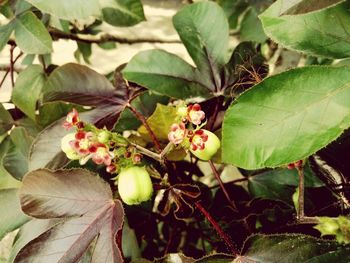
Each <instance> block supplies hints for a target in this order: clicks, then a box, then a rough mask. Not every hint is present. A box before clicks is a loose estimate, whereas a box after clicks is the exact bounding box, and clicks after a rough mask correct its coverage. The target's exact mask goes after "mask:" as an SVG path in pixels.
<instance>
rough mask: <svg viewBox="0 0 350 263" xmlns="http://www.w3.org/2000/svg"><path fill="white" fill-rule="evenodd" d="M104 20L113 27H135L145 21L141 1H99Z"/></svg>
mask: <svg viewBox="0 0 350 263" xmlns="http://www.w3.org/2000/svg"><path fill="white" fill-rule="evenodd" d="M99 1H100V5H101V8H102V17H103V20H104V21H106V22H107V23H108V24H111V25H113V26H133V25H135V24H137V23H139V22H141V21H144V20H145V15H144V13H143V7H142V3H141V1H140V0H99Z"/></svg>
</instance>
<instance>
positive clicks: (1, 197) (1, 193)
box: [0, 189, 29, 240]
mask: <svg viewBox="0 0 350 263" xmlns="http://www.w3.org/2000/svg"><path fill="white" fill-rule="evenodd" d="M17 191H18V189H3V190H0V207H1V210H2V213H1V217H0V240H1V239H2V238H3V237H4V236H5V235H6V234H7V233H9V232H11V231H13V230H15V229H17V228H19V227H20V226H21V225H23V224H24V223H26V222H27V221H28V220H29V217H28V216H26V215H25V214H24V213H23V212H22V210H21V206H20V203H19V198H18V196H17Z"/></svg>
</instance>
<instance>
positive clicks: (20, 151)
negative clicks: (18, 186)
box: [3, 127, 33, 180]
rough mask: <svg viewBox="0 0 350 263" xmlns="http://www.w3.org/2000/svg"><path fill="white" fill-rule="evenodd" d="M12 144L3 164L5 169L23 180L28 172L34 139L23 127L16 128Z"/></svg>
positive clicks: (13, 132)
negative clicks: (29, 156)
mask: <svg viewBox="0 0 350 263" xmlns="http://www.w3.org/2000/svg"><path fill="white" fill-rule="evenodd" d="M10 137H11V142H10V147H9V149H8V151H7V153H6V154H5V156H4V159H3V162H4V167H5V169H6V170H7V171H8V172H9V173H10V174H11V175H12V176H13V177H15V178H16V179H18V180H21V179H22V177H23V176H24V175H25V174H26V173H27V172H28V155H29V149H30V146H31V144H32V141H33V138H32V137H31V136H30V135H29V134H28V133H27V131H26V129H24V128H23V127H16V128H15V129H13V130H12V131H11V134H10Z"/></svg>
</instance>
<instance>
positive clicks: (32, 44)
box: [15, 12, 52, 54]
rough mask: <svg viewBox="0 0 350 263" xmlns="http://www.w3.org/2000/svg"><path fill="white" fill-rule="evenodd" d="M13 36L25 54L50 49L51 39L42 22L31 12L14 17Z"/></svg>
mask: <svg viewBox="0 0 350 263" xmlns="http://www.w3.org/2000/svg"><path fill="white" fill-rule="evenodd" d="M15 21H16V25H15V38H16V43H17V45H18V46H19V48H20V49H21V50H22V51H23V52H25V53H27V54H47V53H50V52H51V51H52V39H51V36H50V34H49V33H48V32H47V30H46V28H45V26H44V25H43V23H42V22H41V21H40V20H39V19H38V18H37V17H36V16H35V15H34V14H33V13H32V12H26V13H24V14H22V15H20V16H18V17H17V18H16V20H15Z"/></svg>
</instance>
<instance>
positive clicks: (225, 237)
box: [195, 201, 240, 257]
mask: <svg viewBox="0 0 350 263" xmlns="http://www.w3.org/2000/svg"><path fill="white" fill-rule="evenodd" d="M195 206H196V207H197V208H198V210H199V211H201V213H202V214H203V215H204V216H205V218H206V219H207V220H208V221H209V222H210V223H211V224H212V226H213V227H214V228H215V230H216V232H217V233H218V234H219V236H220V237H221V238H222V239H223V241H225V243H226V245H227V246H228V247H229V249H230V250H231V252H232V254H233V255H234V256H236V257H237V256H239V254H240V253H239V251H238V249H237V248H236V245H235V244H234V243H233V241H232V239H231V238H230V237H229V236H228V235H226V233H225V232H224V231H223V230H222V229H221V227H220V226H219V224H218V223H217V222H216V221H215V219H214V218H212V216H211V215H210V214H209V212H208V211H207V210H206V209H205V208H204V207H203V206H202V205H201V204H200V202H199V201H198V202H196V203H195Z"/></svg>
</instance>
